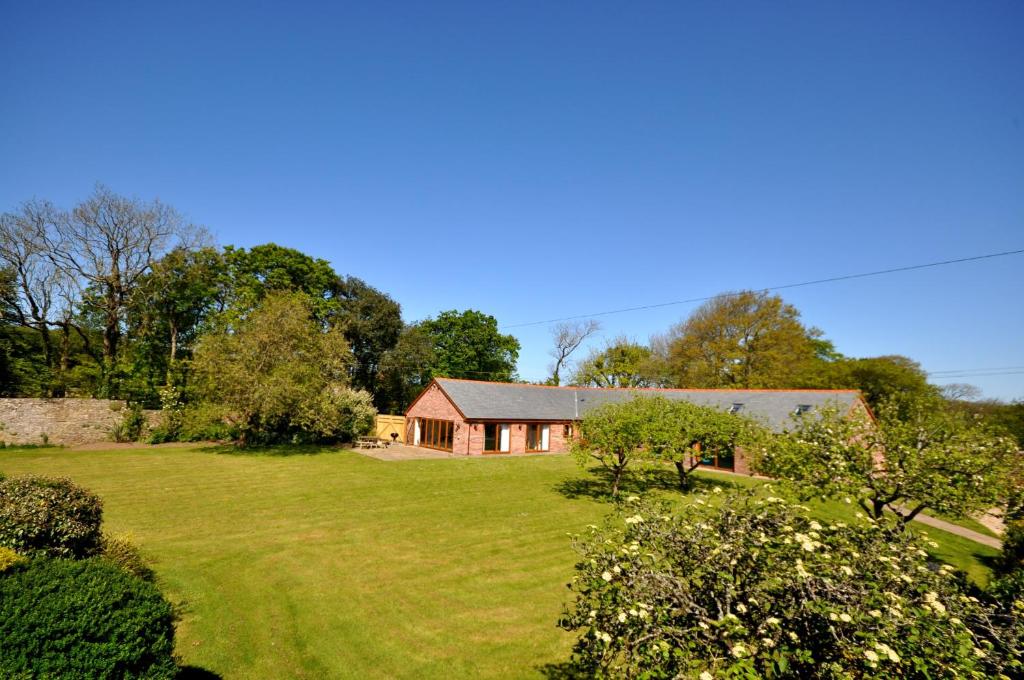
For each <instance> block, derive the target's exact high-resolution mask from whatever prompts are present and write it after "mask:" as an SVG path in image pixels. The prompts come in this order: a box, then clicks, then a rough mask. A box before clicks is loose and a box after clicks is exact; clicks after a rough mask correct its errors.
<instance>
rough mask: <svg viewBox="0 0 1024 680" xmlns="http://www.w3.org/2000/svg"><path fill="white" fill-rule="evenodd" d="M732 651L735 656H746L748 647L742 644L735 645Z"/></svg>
mask: <svg viewBox="0 0 1024 680" xmlns="http://www.w3.org/2000/svg"><path fill="white" fill-rule="evenodd" d="M731 651H732V655H733V656H735V657H741V656H744V655H745V654H746V653H747V648H746V647H744V646H743V645H742V644H738V645H735V646H733V648H732V650H731Z"/></svg>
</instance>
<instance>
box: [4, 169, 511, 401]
mask: <svg viewBox="0 0 1024 680" xmlns="http://www.w3.org/2000/svg"><path fill="white" fill-rule="evenodd" d="M278 294H288V295H292V296H293V297H292V301H293V302H295V304H296V305H297V308H298V309H299V310H301V315H302V316H303V317H304V318H306V319H308V320H309V321H310V322H311V323H313V324H314V325H315V328H316V330H317V332H319V333H322V334H330V335H331V337H335V336H336V337H337V338H338V339H339V341H340V345H339V344H338V343H335V346H334V349H335V350H337V353H340V356H343V357H344V360H343V361H342V364H343V366H344V370H343V373H344V382H345V384H346V385H347V386H349V387H351V388H352V389H355V390H360V391H364V392H366V393H368V394H369V395H370V397H371V399H372V403H373V406H374V407H375V408H376V409H379V410H381V411H391V412H395V411H401V410H402V409H404V408H405V406H406V405H407V404H408V403H409V401H410V400H411V399H412V398H413V397H414V396H415V395H416V394H417V393H418V392H419V391H420V390H421V389H422V388H423V386H425V385H426V384H427V383H428V382H429V381H430V379H431V378H432V377H433V376H434V375H446V376H451V377H480V376H486V377H488V378H489V379H494V380H505V381H511V380H514V379H515V378H516V373H515V371H516V361H517V359H518V354H519V349H520V347H519V342H518V340H516V339H515V338H514V337H513V336H511V335H504V334H501V333H500V332H499V331H498V325H497V321H496V320H495V319H494V317H492V316H490V315H487V314H484V313H482V312H479V311H476V310H463V311H460V310H450V311H445V312H442V313H441V314H439V315H437V317H434V318H428V319H425V320H421V321H416V322H409V321H407V320H404V319H403V317H402V311H401V307H400V305H399V303H398V302H396V301H395V300H394V299H392V298H391V297H390V296H389V295H388V294H387V293H385V292H382V291H380V290H378V289H376V288H374V287H373V286H371V285H370V284H368V283H366V282H365V281H362V280H361V279H359V278H356V277H354V276H346V275H343V274H339V273H337V272H336V271H335V270H334V269H333V268H332V267H331V265H330V264H329V263H328V262H327V261H325V260H323V259H319V258H316V257H313V256H310V255H307V254H305V253H302V252H299V251H297V250H294V249H291V248H286V247H283V246H280V245H276V244H273V243H268V244H264V245H258V246H255V247H252V248H241V247H235V246H230V245H229V246H224V247H220V246H217V245H216V244H214V243H213V242H212V240H211V238H210V236H209V234H208V233H207V232H206V231H205V230H204V229H202V228H200V227H197V226H196V225H193V224H191V223H189V222H188V221H187V220H186V219H185V218H184V217H183V216H182V215H181V214H180V213H179V212H178V211H176V210H175V209H174V208H172V207H171V206H168V205H166V204H164V203H162V202H160V201H159V200H148V201H147V200H140V199H137V198H132V197H127V196H122V195H119V194H117V193H115V192H113V191H112V190H110V189H109V188H107V187H105V186H102V185H100V186H97V187H96V189H95V191H94V192H93V194H92V195H91V196H89V197H88V198H87V199H86V200H84V201H82V202H81V203H79V204H77V205H75V206H74V207H72V208H70V209H64V208H60V207H58V206H56V205H54V204H53V203H52V202H50V201H46V200H40V199H34V200H30V201H26V202H24V203H23V204H21V205H20V206H18V207H17V208H16V209H15V210H13V211H10V212H7V213H4V214H3V215H0V394H3V395H4V396H41V397H62V396H95V397H108V398H120V399H127V400H129V401H130V402H132V403H136V404H140V405H144V406H147V407H159V406H161V404H162V403H163V401H164V400H165V399H162V391H163V390H166V389H167V388H172V389H173V390H174V392H175V394H176V395H177V396H176V398H177V399H179V400H180V399H183V400H185V401H186V402H187V401H190V400H200V399H204V398H206V397H211V396H216V395H211V394H201V393H199V392H197V391H196V388H197V383H198V382H200V381H198V380H197V378H198V377H199V376H197V375H194V372H193V370H192V367H193V361H194V359H195V354H196V350H197V348H198V347H200V346H203V345H204V343H205V345H207V346H208V347H213V346H214V345H216V344H217V343H216V341H215V339H216V338H220V339H221V340H225V339H226V338H228V337H229V336H231V335H233V334H235V333H236V332H237V331H238V330H239V329H240V328H241V327H243V326H244V325H245V322H246V320H247V319H249V318H250V317H251V316H252V315H253V314H254V313H256V312H257V310H259V309H261V308H262V307H263V305H264V303H265V302H266V301H267V300H268V298H272V297H274V296H276V295H278ZM267 340H268V342H271V343H272V344H273V343H279V342H282V337H281V334H280V333H273V332H272V333H271V335H270V337H269V338H267ZM222 344H223V343H222ZM211 352H212V350H211V351H208V352H207V354H208V355H209V354H211ZM208 368H209V367H207V369H208ZM207 373H208V371H207Z"/></svg>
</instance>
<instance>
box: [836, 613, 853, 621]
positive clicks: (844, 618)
mask: <svg viewBox="0 0 1024 680" xmlns="http://www.w3.org/2000/svg"><path fill="white" fill-rule="evenodd" d="M839 620H840V621H842V622H843V623H849V622H850V621H853V619H852V618H851V617H850V615H849V614H847V613H846V612H843V613H842V614H840V615H839Z"/></svg>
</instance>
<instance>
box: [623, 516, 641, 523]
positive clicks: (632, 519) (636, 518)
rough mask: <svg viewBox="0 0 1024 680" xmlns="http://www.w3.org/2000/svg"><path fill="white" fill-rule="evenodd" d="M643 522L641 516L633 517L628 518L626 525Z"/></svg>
mask: <svg viewBox="0 0 1024 680" xmlns="http://www.w3.org/2000/svg"><path fill="white" fill-rule="evenodd" d="M643 521H644V518H643V517H641V516H640V515H633V516H632V517H627V518H626V524H639V523H640V522H643Z"/></svg>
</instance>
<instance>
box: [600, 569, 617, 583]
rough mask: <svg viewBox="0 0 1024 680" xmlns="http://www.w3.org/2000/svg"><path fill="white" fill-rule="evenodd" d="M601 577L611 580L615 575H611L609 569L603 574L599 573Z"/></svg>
mask: <svg viewBox="0 0 1024 680" xmlns="http://www.w3.org/2000/svg"><path fill="white" fill-rule="evenodd" d="M601 578H603V579H604V580H605V581H611V580H612V579H613V578H615V577H614V576H612V573H611V572H610V571H606V572H604V573H603V574H601Z"/></svg>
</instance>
